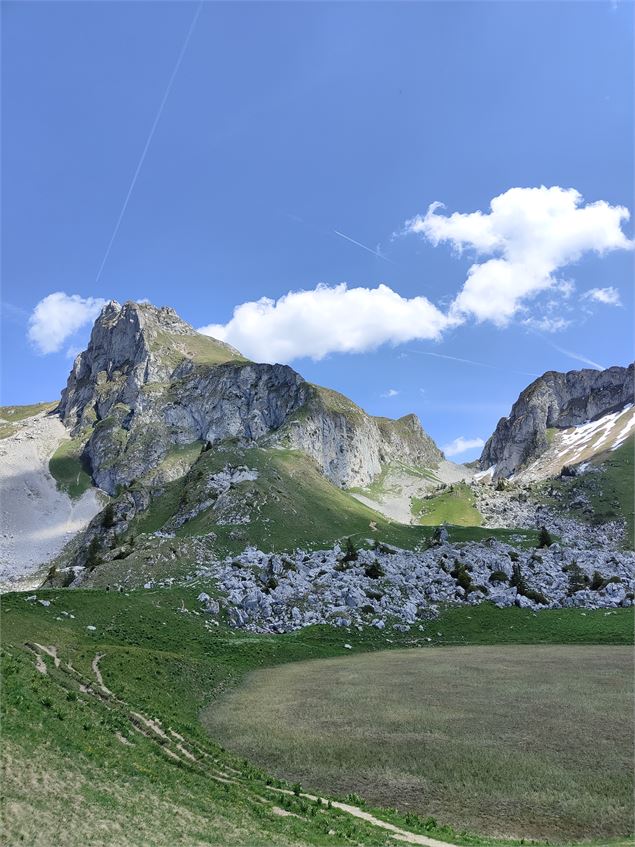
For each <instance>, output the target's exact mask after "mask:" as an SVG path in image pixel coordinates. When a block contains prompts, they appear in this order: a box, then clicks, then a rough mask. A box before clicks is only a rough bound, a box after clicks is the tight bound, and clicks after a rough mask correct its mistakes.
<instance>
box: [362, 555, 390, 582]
mask: <svg viewBox="0 0 635 847" xmlns="http://www.w3.org/2000/svg"><path fill="white" fill-rule="evenodd" d="M364 573H365V574H366V576H367V577H368V578H369V579H379V577H380V576H385V575H386V574H385V571H384V569H383V568H382V566H381V565H380V564H379V562H378V561H377V559H375V561H374V562H372V564H370V565H366V567H365V568H364Z"/></svg>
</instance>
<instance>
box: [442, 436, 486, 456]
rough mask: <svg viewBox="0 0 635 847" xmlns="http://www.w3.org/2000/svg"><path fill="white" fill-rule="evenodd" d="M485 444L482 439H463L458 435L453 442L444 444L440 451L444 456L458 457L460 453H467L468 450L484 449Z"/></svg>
mask: <svg viewBox="0 0 635 847" xmlns="http://www.w3.org/2000/svg"><path fill="white" fill-rule="evenodd" d="M484 446H485V442H484V441H483V439H482V438H465V437H464V436H462V435H459V437H458V438H455V439H454V441H451V442H450V443H449V444H446V445H445V447H442V448H441V449H442V450H443V452H444V453H445V455H446V456H458V455H459V454H460V453H467V451H468V450H474V449H475V448H476V447H484Z"/></svg>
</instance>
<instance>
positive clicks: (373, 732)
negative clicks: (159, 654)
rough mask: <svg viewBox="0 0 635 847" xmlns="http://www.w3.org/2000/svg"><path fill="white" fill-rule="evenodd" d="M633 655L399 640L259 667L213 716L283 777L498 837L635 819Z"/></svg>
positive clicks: (617, 832) (595, 832) (603, 827)
mask: <svg viewBox="0 0 635 847" xmlns="http://www.w3.org/2000/svg"><path fill="white" fill-rule="evenodd" d="M631 697H632V654H631V651H630V650H629V649H628V648H622V647H592V646H589V647H586V646H584V647H583V646H537V647H529V646H505V647H477V648H474V647H466V648H445V649H443V648H440V649H434V650H408V651H391V652H386V653H375V654H366V655H363V656H358V657H353V656H352V657H350V658H349V657H346V658H337V659H324V660H319V661H312V662H301V663H295V664H290V665H285V666H283V667H280V668H276V669H268V670H263V671H256V672H255V673H253V674H252V675H250V677H248V680H247V682H246V683H245V684H244V685H243V686H242V687H240V688H238V689H236V690H235V691H234V692H233V693H231V694H230V695H229V696H227V697H226V698H225V699H224V700H222V701H221V702H220V703H216V704H214V706H213V707H212V708H211V709H210V710H209V712H208V714H207V715H206V718H205V720H206V723H207V725H208V727H209V728H210V730H211V731H212V732H213V734H214V736H215V737H216V738H218V739H219V740H220V741H221V742H222V743H223V744H225V745H226V746H227V747H228V748H230V749H232V750H233V751H236V752H238V753H240V754H241V755H244V756H246V757H248V758H249V759H250V760H252V761H255V762H257V763H258V764H259V765H261V766H264V767H266V768H267V769H269V770H270V771H272V772H273V773H274V774H275V775H276V776H280V777H284V778H287V779H289V780H291V781H295V780H297V781H299V782H300V783H302V785H303V786H305V787H306V788H310V789H316V790H318V791H322V792H325V793H331V794H339V795H344V794H347V793H348V792H355V793H356V794H359V795H361V796H362V797H364V798H365V799H366V800H367V801H368V802H371V803H373V804H376V805H379V806H394V807H396V808H398V809H400V810H403V811H416V812H418V813H420V814H423V815H432V816H434V817H435V818H437V819H438V820H439V821H440V822H444V823H450V824H452V825H453V826H454V827H455V828H457V829H462V828H467V829H470V830H472V831H478V832H482V833H486V834H489V835H498V836H515V837H534V838H552V839H553V838H555V839H577V838H584V837H594V838H602V837H611V836H625V835H628V834H630V833H631V832H632V826H633V820H632V792H633V774H632V771H633V768H632V763H633V741H632V739H633V717H632V712H631Z"/></svg>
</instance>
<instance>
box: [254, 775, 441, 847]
mask: <svg viewBox="0 0 635 847" xmlns="http://www.w3.org/2000/svg"><path fill="white" fill-rule="evenodd" d="M267 788H268V789H269V791H278V792H280V794H289V795H293V792H292V791H288V790H287V789H286V788H274V787H273V786H272V785H269V786H267ZM299 796H300V797H303V798H304V799H305V800H311V801H312V802H313V803H317V802H318V801H319V802H320V803H322V805H323V806H326V805H327V804H328V803H329V801H328V800H325V799H324V797H318V796H317V795H315V794H304V793H301V794H300V795H299ZM330 803H331V806H332V807H333V808H334V809H339V810H340V811H341V812H347V813H348V814H349V815H352V816H353V817H354V818H359V819H360V820H363V821H366V822H367V823H370V824H372V825H373V826H377V827H379V828H380V829H385V830H387V831H388V832H390V833H391V835H392V837H393V838H395V839H397V840H398V841H404V842H406V843H408V844H421V845H424V847H458V845H456V844H450V843H449V842H448V841H438V840H437V839H436V838H430V837H429V836H427V835H420V834H419V833H417V832H409V831H408V830H407V829H401V828H400V827H398V826H395V824H392V823H388V822H387V821H382V820H381V819H380V818H376V817H375V816H374V815H371V814H370V812H365V811H364V810H363V809H360V808H359V806H351V805H350V803H340V802H339V801H338V800H331V801H330Z"/></svg>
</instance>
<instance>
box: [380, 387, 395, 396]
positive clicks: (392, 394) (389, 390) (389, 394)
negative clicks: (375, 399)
mask: <svg viewBox="0 0 635 847" xmlns="http://www.w3.org/2000/svg"><path fill="white" fill-rule="evenodd" d="M398 394H399V392H398V391H397V389H396V388H389V389H388V391H386V392H384V393H383V394H381V395H380V397H396V396H397V395H398Z"/></svg>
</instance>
